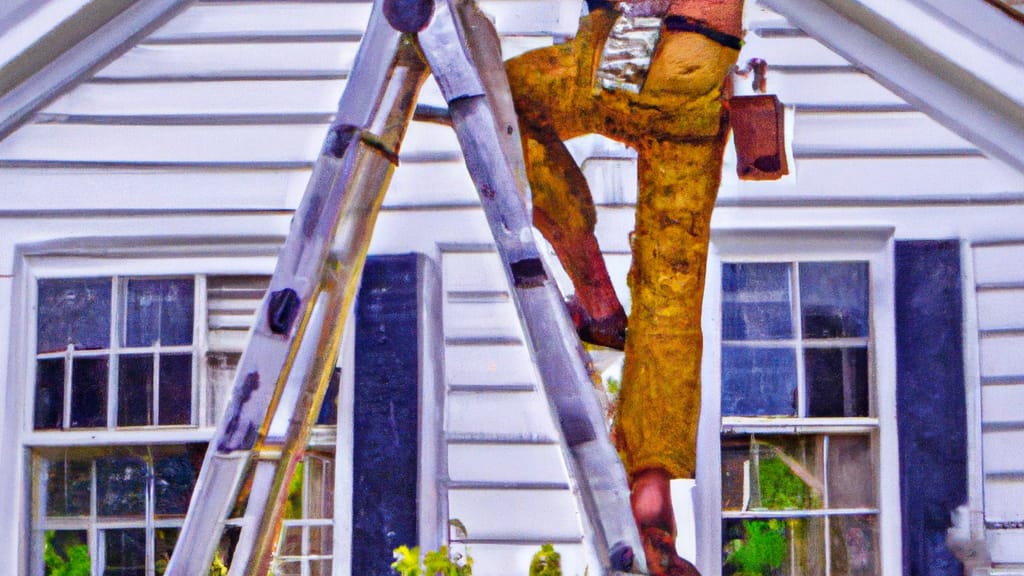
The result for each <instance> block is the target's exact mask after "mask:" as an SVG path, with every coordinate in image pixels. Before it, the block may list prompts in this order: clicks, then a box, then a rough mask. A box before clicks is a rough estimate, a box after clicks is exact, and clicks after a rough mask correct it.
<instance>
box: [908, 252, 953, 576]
mask: <svg viewBox="0 0 1024 576" xmlns="http://www.w3.org/2000/svg"><path fill="white" fill-rule="evenodd" d="M962 308H963V307H962V300H961V285H960V243H959V242H958V241H955V240H949V241H907V242H897V243H896V363H897V382H896V396H897V401H896V402H897V408H898V419H899V436H900V441H899V446H900V494H901V501H902V508H903V509H902V513H903V573H904V574H906V575H908V576H918V575H920V576H960V575H961V574H963V568H962V567H961V565H960V563H959V562H958V561H957V560H956V558H955V557H954V556H953V554H952V553H951V552H950V551H949V549H948V548H947V547H946V544H945V536H946V529H947V527H948V526H949V522H950V512H952V511H953V509H955V508H956V507H957V506H959V505H960V504H963V503H964V502H965V501H966V500H967V436H966V434H967V417H966V398H965V393H964V367H963V322H962Z"/></svg>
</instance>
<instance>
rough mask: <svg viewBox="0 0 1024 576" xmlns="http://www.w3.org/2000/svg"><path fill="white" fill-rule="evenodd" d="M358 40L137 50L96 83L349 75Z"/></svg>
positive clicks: (104, 71) (101, 73) (110, 67)
mask: <svg viewBox="0 0 1024 576" xmlns="http://www.w3.org/2000/svg"><path fill="white" fill-rule="evenodd" d="M358 48H359V43H358V42H295V43H283V42H276V43H261V42H250V43H238V44H185V45H167V46H165V45H152V44H149V45H147V44H143V45H139V46H135V47H134V48H132V49H131V50H129V51H128V52H127V53H125V54H124V55H123V56H121V57H120V58H118V59H116V60H114V61H113V62H111V63H110V64H108V65H107V66H106V67H104V68H103V69H102V70H100V71H99V72H97V73H96V75H95V78H99V79H126V78H131V79H145V78H167V77H181V78H218V77H221V78H222V77H251V76H264V75H266V76H302V75H304V74H347V73H348V72H349V71H350V70H351V69H352V65H353V63H354V62H355V56H356V51H357V50H358Z"/></svg>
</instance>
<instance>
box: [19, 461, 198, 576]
mask: <svg viewBox="0 0 1024 576" xmlns="http://www.w3.org/2000/svg"><path fill="white" fill-rule="evenodd" d="M205 451H206V447H205V445H204V444H196V443H192V444H183V445H167V446H165V445H149V446H106V447H78V448H37V449H35V450H34V451H33V478H34V479H35V480H34V482H35V494H36V496H35V501H36V514H35V518H34V520H33V534H34V542H35V543H36V546H37V547H39V548H37V551H36V553H34V554H33V558H34V561H35V562H36V563H37V567H36V568H34V571H33V573H43V574H52V573H62V572H60V570H61V569H62V568H64V569H67V568H68V567H69V566H72V565H73V566H74V567H75V568H76V569H78V570H83V569H84V572H75V571H71V572H69V573H97V572H96V571H97V570H98V571H99V572H100V573H102V574H105V575H106V574H117V575H121V576H134V575H139V576H147V575H150V574H162V573H163V568H164V567H165V566H166V563H167V560H168V559H169V558H170V553H171V550H173V548H174V543H175V541H176V540H177V535H178V529H179V527H180V526H181V523H182V522H183V521H184V518H185V513H186V512H187V511H188V504H189V498H190V497H191V495H192V489H193V488H194V486H195V481H196V478H197V477H198V475H199V466H200V464H201V463H202V460H203V454H204V453H205ZM89 570H92V572H90V571H89Z"/></svg>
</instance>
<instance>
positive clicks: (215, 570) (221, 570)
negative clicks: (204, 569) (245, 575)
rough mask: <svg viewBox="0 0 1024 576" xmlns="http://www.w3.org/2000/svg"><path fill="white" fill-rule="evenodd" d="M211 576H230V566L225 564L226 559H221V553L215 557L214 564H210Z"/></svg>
mask: <svg viewBox="0 0 1024 576" xmlns="http://www.w3.org/2000/svg"><path fill="white" fill-rule="evenodd" d="M209 576H228V565H227V564H225V563H224V559H223V558H221V557H220V552H217V553H216V554H215V555H214V556H213V563H212V564H210V574H209Z"/></svg>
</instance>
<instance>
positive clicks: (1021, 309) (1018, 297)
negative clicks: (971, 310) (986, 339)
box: [978, 274, 1024, 330]
mask: <svg viewBox="0 0 1024 576" xmlns="http://www.w3.org/2000/svg"><path fill="white" fill-rule="evenodd" d="M1022 276H1024V274H1022ZM1022 281H1024V278H1022ZM1022 284H1024V282H1022ZM978 328H979V329H981V330H1005V329H1024V288H1016V289H1008V290H982V291H980V292H978Z"/></svg>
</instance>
